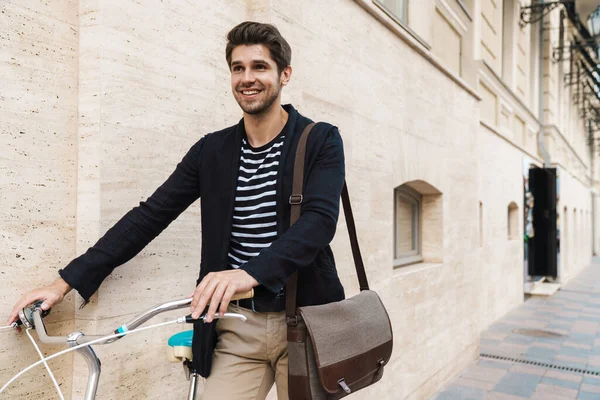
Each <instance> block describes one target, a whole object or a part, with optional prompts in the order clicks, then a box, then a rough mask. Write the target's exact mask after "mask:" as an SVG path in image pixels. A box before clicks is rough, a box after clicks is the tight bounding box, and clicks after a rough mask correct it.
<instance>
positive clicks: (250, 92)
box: [240, 89, 261, 97]
mask: <svg viewBox="0 0 600 400" xmlns="http://www.w3.org/2000/svg"><path fill="white" fill-rule="evenodd" d="M240 92H241V93H242V94H243V95H244V97H254V96H256V95H257V94H259V93H260V92H261V91H260V90H258V89H250V90H241V91H240Z"/></svg>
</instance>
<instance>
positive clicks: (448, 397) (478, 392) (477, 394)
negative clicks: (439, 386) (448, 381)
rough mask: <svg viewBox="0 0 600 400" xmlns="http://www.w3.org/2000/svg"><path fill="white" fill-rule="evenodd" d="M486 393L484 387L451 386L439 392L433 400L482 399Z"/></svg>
mask: <svg viewBox="0 0 600 400" xmlns="http://www.w3.org/2000/svg"><path fill="white" fill-rule="evenodd" d="M486 395H487V391H486V390H484V389H477V388H467V387H460V386H451V387H449V388H447V389H446V390H444V391H443V392H440V393H439V394H438V395H437V396H435V397H434V398H433V399H435V400H483V399H485V397H486Z"/></svg>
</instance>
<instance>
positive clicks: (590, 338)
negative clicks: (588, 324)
mask: <svg viewBox="0 0 600 400" xmlns="http://www.w3.org/2000/svg"><path fill="white" fill-rule="evenodd" d="M595 340H596V335H593V334H589V333H578V332H570V333H569V339H568V340H567V341H569V342H576V343H581V344H589V345H592V344H594V341H595Z"/></svg>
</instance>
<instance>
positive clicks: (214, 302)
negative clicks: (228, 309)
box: [204, 282, 227, 323]
mask: <svg viewBox="0 0 600 400" xmlns="http://www.w3.org/2000/svg"><path fill="white" fill-rule="evenodd" d="M226 288H227V282H221V283H220V284H219V285H218V286H217V287H216V288H215V291H214V292H213V295H212V296H211V299H210V306H209V307H208V311H207V312H206V317H205V318H204V322H206V323H209V322H212V321H213V319H214V316H215V313H216V312H217V307H219V303H221V298H222V297H223V294H224V293H225V290H226Z"/></svg>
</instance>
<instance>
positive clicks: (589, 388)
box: [581, 382, 600, 398]
mask: <svg viewBox="0 0 600 400" xmlns="http://www.w3.org/2000/svg"><path fill="white" fill-rule="evenodd" d="M581 391H582V392H589V393H597V396H598V398H600V386H597V385H590V384H588V383H585V382H583V383H582V384H581Z"/></svg>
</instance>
